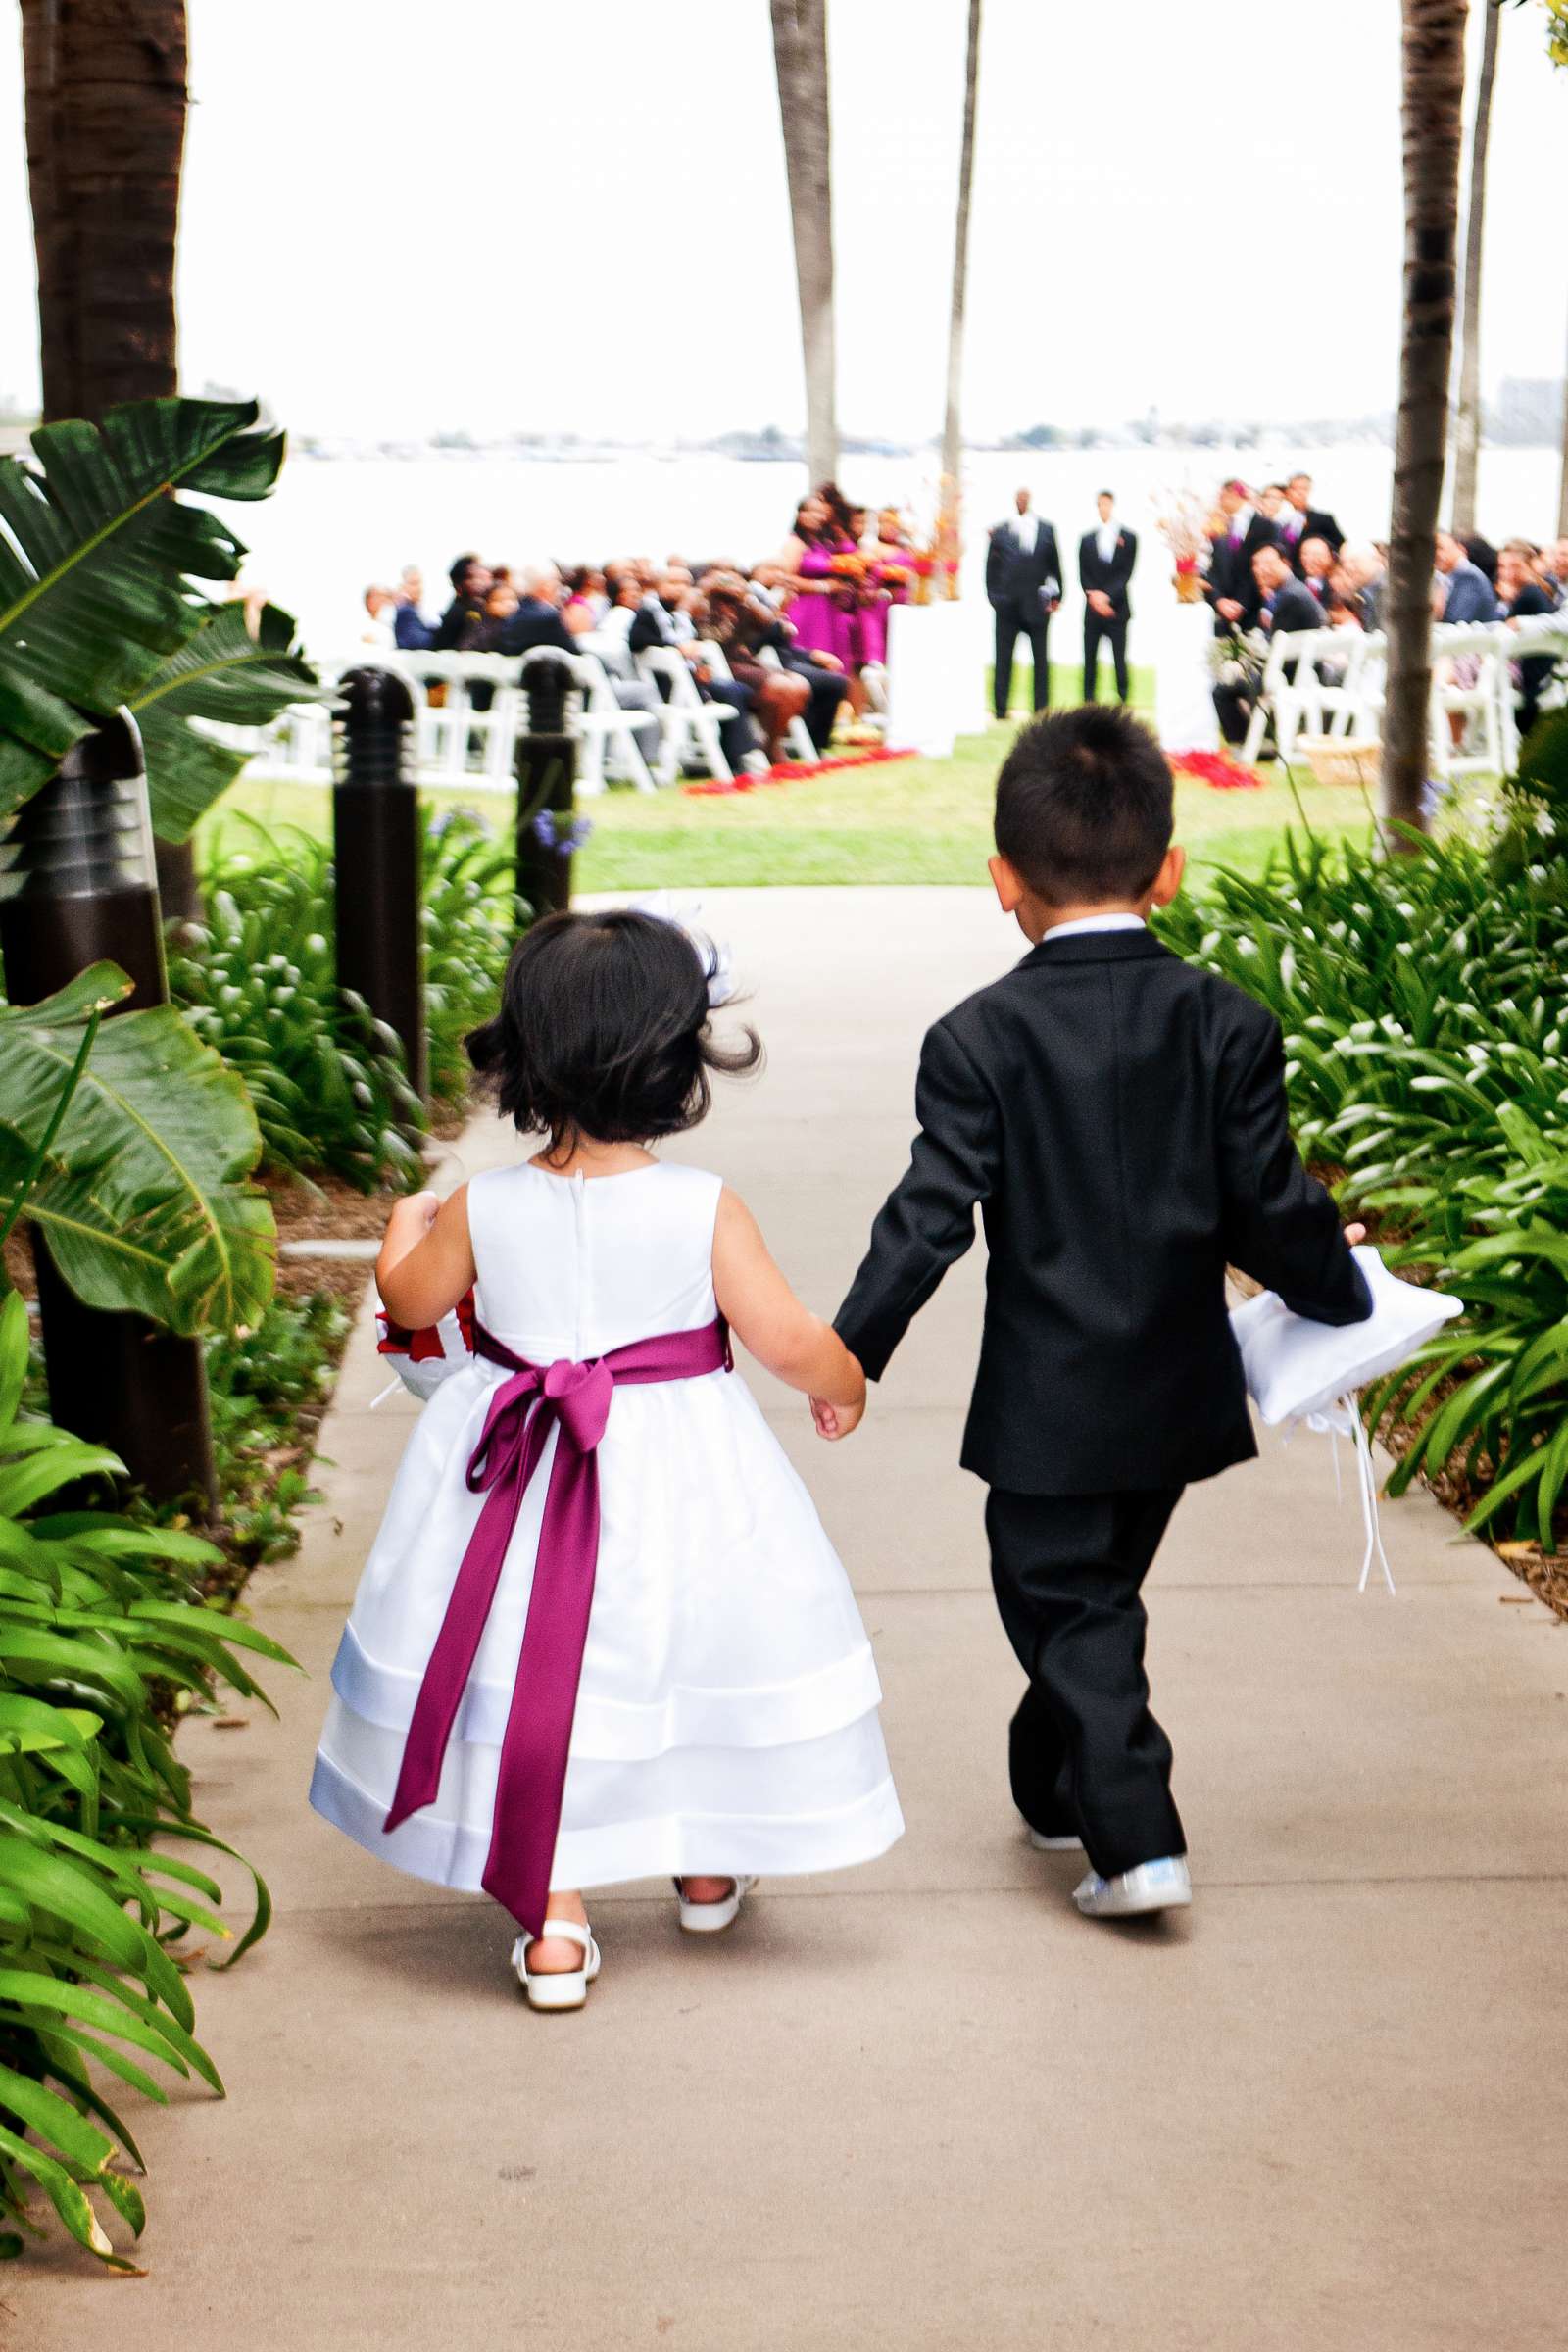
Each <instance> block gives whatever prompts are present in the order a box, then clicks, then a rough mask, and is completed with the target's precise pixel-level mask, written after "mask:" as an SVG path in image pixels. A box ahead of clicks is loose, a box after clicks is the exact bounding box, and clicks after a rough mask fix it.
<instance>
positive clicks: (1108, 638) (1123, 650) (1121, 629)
mask: <svg viewBox="0 0 1568 2352" xmlns="http://www.w3.org/2000/svg"><path fill="white" fill-rule="evenodd" d="M1102 642H1103V643H1104V644H1106V645H1108V646H1109V647H1110V658H1111V660H1112V662H1114V663H1115V665H1116V699H1117V701H1118V702H1123V703H1124V702H1125V701H1126V700H1127V615H1126V613H1115V614H1113V615H1112V617H1111V618H1110V619H1109V620H1106V619H1105V617H1104V615H1103V613H1097V612H1096V611H1095V609H1094V607H1093V606H1090V607H1089V608H1088V609H1087V610H1086V611H1085V613H1084V701H1085V702H1086V703H1092V702H1093V701H1094V699H1095V695H1096V691H1097V689H1098V687H1099V683H1100V648H1101V644H1102Z"/></svg>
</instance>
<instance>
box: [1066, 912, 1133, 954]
mask: <svg viewBox="0 0 1568 2352" xmlns="http://www.w3.org/2000/svg"><path fill="white" fill-rule="evenodd" d="M1147 927H1148V926H1147V925H1146V923H1145V921H1144V918H1143V916H1142V915H1141V914H1079V915H1075V916H1074V917H1073V919H1072V921H1071V922H1070V923H1053V924H1052V925H1051V926H1050V928H1049V929H1048V930H1045V931H1042V932H1041V934H1040V945H1041V946H1042V947H1044V946H1045V944H1046V942H1047V940H1048V939H1076V938H1078V937H1079V935H1080V934H1081V933H1083V932H1087V931H1143V930H1145V929H1147Z"/></svg>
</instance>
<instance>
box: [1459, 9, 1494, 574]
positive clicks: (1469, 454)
mask: <svg viewBox="0 0 1568 2352" xmlns="http://www.w3.org/2000/svg"><path fill="white" fill-rule="evenodd" d="M1482 5H1483V8H1484V9H1485V11H1486V15H1485V21H1484V23H1483V25H1482V31H1481V73H1480V78H1479V79H1478V80H1477V82H1476V113H1475V123H1474V126H1473V128H1472V130H1471V133H1470V204H1469V210H1468V212H1467V214H1466V216H1465V231H1464V297H1463V306H1462V309H1461V312H1460V319H1459V399H1458V405H1457V408H1456V409H1455V412H1454V419H1453V527H1454V529H1455V530H1456V531H1457V532H1458V533H1459V535H1460V537H1461V538H1468V537H1469V536H1470V534H1471V532H1472V531H1473V530H1474V529H1475V527H1476V467H1477V464H1478V461H1479V458H1480V454H1481V256H1482V242H1483V228H1484V224H1485V220H1486V211H1487V142H1488V139H1489V138H1490V136H1491V132H1492V89H1493V84H1494V82H1495V80H1496V78H1497V28H1498V26H1499V25H1501V23H1502V0H1482Z"/></svg>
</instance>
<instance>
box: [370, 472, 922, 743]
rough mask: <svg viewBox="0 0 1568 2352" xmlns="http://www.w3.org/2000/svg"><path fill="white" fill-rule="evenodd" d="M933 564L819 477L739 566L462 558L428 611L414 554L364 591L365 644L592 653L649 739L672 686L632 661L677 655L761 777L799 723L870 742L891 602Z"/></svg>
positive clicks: (899, 525)
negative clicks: (775, 540) (765, 551)
mask: <svg viewBox="0 0 1568 2352" xmlns="http://www.w3.org/2000/svg"><path fill="white" fill-rule="evenodd" d="M940 569H941V566H940V564H939V562H938V559H937V558H936V557H935V556H934V555H933V554H932V553H931V552H930V551H928V550H924V549H921V548H918V547H916V546H915V545H914V544H913V541H912V538H911V535H910V533H909V530H908V528H907V525H906V523H905V522H904V520H903V518H902V516H901V515H899V513H898V511H897V510H896V509H894V508H886V509H884V510H882V511H881V512H880V513H879V514H878V515H876V516H875V517H874V519H873V517H872V516H871V515H870V514H869V512H868V510H867V509H865V508H863V507H854V506H851V505H850V504H849V502H848V501H847V500H846V498H845V497H844V494H843V492H842V491H841V490H840V489H839V488H838V486H837V485H836V484H835V483H832V482H827V483H824V484H823V485H822V486H821V487H820V488H819V489H817V490H814V491H812V492H811V493H810V494H809V496H808V497H806V498H805V499H803V500H802V501H801V504H800V506H799V507H798V508H797V510H796V514H795V518H794V523H793V525H792V527H791V529H790V531H789V533H788V534H787V536H786V537H785V539H784V541H783V542H782V544H781V545H780V546H779V548H778V549H777V550H776V551H775V552H774V553H773V554H772V555H771V556H769V557H767V558H765V559H763V560H762V561H760V562H759V563H755V564H751V565H750V566H746V565H743V564H740V563H739V562H738V561H737V560H736V559H734V558H732V557H725V558H722V559H712V558H709V559H704V560H700V561H691V560H689V559H688V558H686V557H684V556H682V555H671V556H669V557H668V558H667V559H666V560H665V561H664V562H663V563H662V564H656V563H655V562H654V561H653V560H652V559H651V558H650V557H648V556H619V557H613V558H611V559H609V560H608V561H606V562H605V563H603V564H570V565H562V564H556V563H540V564H529V565H525V566H522V567H516V566H514V565H512V564H496V563H490V562H487V561H486V560H485V559H484V558H483V557H481V556H478V555H476V554H471V553H466V554H464V555H461V556H459V557H458V558H457V559H456V561H455V562H454V564H452V566H451V570H450V573H449V580H450V585H451V594H450V597H449V600H448V602H447V604H446V605H445V607H444V609H443V610H442V611H441V612H439V613H432V612H431V611H430V610H429V609H428V607H427V605H426V602H425V584H424V581H423V578H422V576H421V575H420V573H419V572H418V571H417V569H416V568H415V567H413V566H412V565H411V566H409V567H408V568H406V569H405V571H404V572H403V575H402V578H401V580H400V582H399V585H398V586H397V587H396V588H390V587H382V586H371V587H369V588H367V590H366V591H365V608H366V613H367V616H368V617H367V620H366V623H365V626H364V630H363V637H362V641H363V642H364V643H367V644H370V645H375V646H378V647H380V648H382V649H383V650H392V649H393V648H396V649H397V650H398V651H400V652H403V653H463V654H468V653H474V654H500V655H507V656H520V655H524V654H529V653H534V652H537V651H538V650H540V649H541V648H552V649H554V650H556V651H558V652H561V653H566V654H575V653H591V654H592V655H594V657H595V658H596V659H597V660H598V661H599V662H600V663H601V664H602V666H603V668H604V670H605V672H606V675H607V677H608V678H609V681H610V685H611V688H612V690H613V694H614V696H615V699H616V701H617V702H619V703H620V705H621V707H622V709H624V710H625V711H627V712H628V713H630V714H632V728H633V732H634V733H639V731H640V730H642V729H646V730H647V740H648V743H649V745H650V747H651V745H652V743H653V741H654V740H655V739H656V738H657V733H658V723H657V719H656V717H655V716H654V712H655V710H656V707H657V704H658V702H659V701H660V700H661V699H663V700H666V701H667V700H668V698H669V693H670V681H669V678H668V674H667V671H666V672H664V673H663V674H659V673H658V672H656V674H655V675H654V676H653V677H651V678H650V677H648V676H646V675H644V674H643V672H642V670H641V669H640V668H639V664H638V657H639V656H642V655H646V654H648V653H650V652H654V651H656V650H660V649H662V650H665V651H668V652H672V653H675V654H677V655H679V656H680V657H681V658H683V659H684V660H685V662H687V664H688V666H689V670H690V675H691V680H692V683H693V684H694V685H695V687H696V689H697V692H698V694H699V695H700V696H701V697H702V699H703V700H704V701H705V702H711V703H713V704H715V705H717V706H719V707H720V708H721V709H722V711H723V712H724V716H723V717H722V719H721V720H720V722H719V737H720V742H721V744H722V747H723V751H724V756H725V758H726V760H728V762H729V765H730V767H731V768H732V769H733V770H734V771H736V772H737V773H743V772H751V773H759V772H760V771H762V770H763V769H765V768H767V767H769V766H771V765H773V764H775V763H776V762H777V761H778V760H780V759H781V758H782V757H783V751H784V743H785V738H786V735H787V732H788V730H789V728H790V727H791V725H792V724H793V723H794V722H795V721H796V720H801V721H803V722H804V724H805V726H806V728H807V731H808V732H809V736H810V738H811V742H812V744H813V745H814V746H815V748H816V750H817V752H818V753H819V754H822V753H825V752H826V751H827V749H828V747H829V745H830V744H831V743H832V742H833V740H834V737H835V730H837V731H838V735H839V740H841V741H844V742H847V743H849V744H852V745H853V744H855V743H857V742H861V741H869V740H872V739H873V738H871V737H870V736H869V735H868V734H867V733H865V731H864V730H863V729H862V728H861V725H860V722H861V720H862V719H863V717H864V715H865V713H866V712H867V711H868V710H871V709H880V708H881V707H883V705H884V703H885V694H884V692H883V685H882V681H883V678H884V676H885V670H886V663H887V650H888V612H889V609H890V607H891V606H893V605H895V604H902V603H904V602H905V601H906V600H907V598H908V597H909V596H910V595H911V594H913V593H917V592H918V590H919V588H920V587H921V586H923V585H924V584H925V583H928V582H929V581H930V580H931V579H932V578H933V576H934V575H935V574H936V573H937V572H938V571H939V570H940ZM714 649H717V652H718V653H719V654H720V655H721V656H722V666H720V665H719V664H718V663H716V662H714V659H713V652H714ZM476 691H479V692H482V691H483V690H482V688H480V689H477V690H476ZM639 713H640V714H642V715H641V716H638V714H639Z"/></svg>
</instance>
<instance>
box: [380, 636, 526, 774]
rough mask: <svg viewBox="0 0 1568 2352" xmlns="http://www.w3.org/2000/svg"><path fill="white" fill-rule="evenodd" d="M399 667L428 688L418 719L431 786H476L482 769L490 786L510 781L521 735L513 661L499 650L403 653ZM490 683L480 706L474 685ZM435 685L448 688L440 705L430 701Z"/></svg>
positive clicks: (423, 771)
mask: <svg viewBox="0 0 1568 2352" xmlns="http://www.w3.org/2000/svg"><path fill="white" fill-rule="evenodd" d="M397 667H398V668H399V670H400V671H401V673H402V675H403V676H404V677H406V678H408V679H409V680H410V681H411V682H412V683H417V684H418V685H419V686H420V687H421V688H423V689H424V690H425V706H424V710H423V711H422V713H421V716H420V721H419V750H420V758H419V767H420V775H421V780H422V781H424V782H426V783H430V784H447V785H463V784H466V785H471V784H472V783H473V781H474V768H473V767H471V766H470V765H469V760H470V757H475V756H476V762H477V770H478V774H479V776H480V777H482V778H483V780H484V781H485V782H486V783H487V784H491V785H505V784H506V783H507V782H508V781H509V780H510V777H511V773H512V754H513V747H514V745H515V741H516V734H517V716H518V706H517V691H516V675H515V668H514V665H513V663H512V662H509V661H507V660H506V659H505V657H504V656H502V655H500V654H426V653H409V654H404V655H403V656H401V658H400V660H399V662H398V663H397ZM481 683H482V684H485V685H488V686H489V688H490V694H489V697H488V701H487V707H486V708H485V709H484V710H482V711H480V710H476V709H475V707H474V701H473V689H474V687H475V686H477V685H480V684H481ZM432 686H440V687H441V688H442V689H443V693H442V698H441V701H440V703H439V704H438V705H437V704H434V703H432V702H431V701H430V699H429V693H428V690H429V688H430V687H432Z"/></svg>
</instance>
